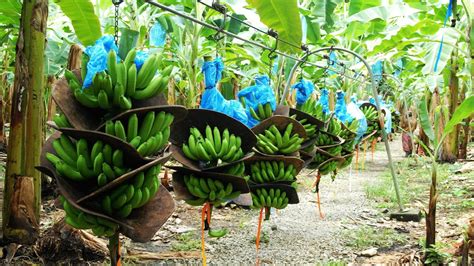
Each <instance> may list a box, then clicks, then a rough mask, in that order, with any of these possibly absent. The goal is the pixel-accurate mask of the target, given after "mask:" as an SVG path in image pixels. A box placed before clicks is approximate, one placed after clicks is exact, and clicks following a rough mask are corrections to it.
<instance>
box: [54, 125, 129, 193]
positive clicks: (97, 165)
mask: <svg viewBox="0 0 474 266" xmlns="http://www.w3.org/2000/svg"><path fill="white" fill-rule="evenodd" d="M89 147H92V149H89ZM53 148H54V150H55V151H56V154H57V156H56V155H54V154H52V153H46V158H47V159H48V160H49V161H50V162H51V163H52V164H53V165H54V167H55V169H56V171H58V173H59V174H61V175H62V176H64V177H66V178H69V179H71V180H74V181H79V182H81V181H87V180H90V179H92V178H97V185H98V186H99V187H100V186H104V185H105V184H107V183H108V182H110V181H112V180H114V179H115V178H117V177H118V176H121V175H123V174H125V173H127V172H128V171H130V168H127V167H125V164H124V158H123V156H124V154H123V152H122V150H119V149H116V150H114V149H113V148H112V147H111V146H110V145H109V144H104V143H103V142H102V141H100V140H98V141H96V142H95V143H94V144H93V145H89V144H88V143H87V140H85V139H79V140H77V141H76V142H75V143H74V142H72V140H71V139H70V138H69V137H67V136H66V135H64V134H62V135H61V136H60V137H59V139H56V140H54V141H53Z"/></svg>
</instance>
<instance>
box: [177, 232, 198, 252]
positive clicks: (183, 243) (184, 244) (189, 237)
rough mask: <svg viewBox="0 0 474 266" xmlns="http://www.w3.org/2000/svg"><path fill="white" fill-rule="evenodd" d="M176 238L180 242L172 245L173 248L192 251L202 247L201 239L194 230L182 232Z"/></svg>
mask: <svg viewBox="0 0 474 266" xmlns="http://www.w3.org/2000/svg"><path fill="white" fill-rule="evenodd" d="M176 240H177V241H178V242H176V243H173V244H172V245H171V249H172V250H174V251H191V250H199V249H200V248H201V241H200V240H199V238H198V237H197V236H196V234H194V233H192V232H188V233H183V234H180V235H178V237H177V238H176Z"/></svg>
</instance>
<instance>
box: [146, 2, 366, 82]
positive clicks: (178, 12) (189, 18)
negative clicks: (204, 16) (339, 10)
mask: <svg viewBox="0 0 474 266" xmlns="http://www.w3.org/2000/svg"><path fill="white" fill-rule="evenodd" d="M145 2H146V3H148V4H150V5H152V6H156V7H158V8H161V9H163V10H165V11H168V12H170V13H172V14H175V15H177V16H180V17H182V18H185V19H188V20H190V21H192V22H194V23H197V24H199V25H201V26H204V27H206V28H209V29H212V30H215V31H217V32H219V31H220V32H221V33H223V34H226V35H227V36H230V37H232V38H235V39H238V40H241V41H243V42H246V43H248V44H251V45H254V46H256V47H259V48H262V49H264V50H268V51H273V53H275V54H278V55H281V56H284V57H287V58H290V59H292V60H295V61H297V62H303V60H302V59H300V58H298V57H296V56H293V55H289V54H286V53H284V52H281V51H279V50H275V49H274V48H273V47H268V46H266V45H263V44H261V43H259V42H256V41H253V40H249V39H245V38H243V37H241V36H239V35H237V34H235V33H232V32H229V31H227V30H225V29H221V28H219V27H217V26H215V25H212V24H209V23H207V22H204V21H201V20H199V19H197V18H195V17H193V16H190V15H188V14H184V13H181V12H180V11H177V10H175V9H173V8H170V7H168V6H166V5H163V4H161V3H157V2H154V1H153V0H145ZM216 11H218V10H216ZM228 17H232V16H229V15H228ZM263 33H264V34H267V35H269V33H268V32H263ZM279 41H281V40H279ZM298 48H299V49H301V47H298ZM306 64H307V65H311V66H314V67H318V68H321V69H330V70H333V71H334V72H335V73H337V74H339V75H341V76H344V77H346V78H348V79H351V80H356V81H359V82H368V81H367V80H366V79H363V80H360V79H358V78H354V77H351V76H348V75H346V74H343V73H341V72H338V71H337V69H331V68H330V67H329V66H322V65H319V64H316V63H313V62H306Z"/></svg>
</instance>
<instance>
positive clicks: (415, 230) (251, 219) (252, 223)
mask: <svg viewBox="0 0 474 266" xmlns="http://www.w3.org/2000/svg"><path fill="white" fill-rule="evenodd" d="M390 148H391V151H392V157H393V160H394V161H395V162H398V161H401V160H402V159H403V156H404V154H403V151H402V149H401V141H400V139H399V137H398V138H395V139H394V141H392V142H390ZM359 156H360V157H361V158H362V157H363V154H359ZM361 158H359V160H361ZM354 161H355V160H354ZM353 166H354V164H353ZM387 169H388V160H387V155H386V152H385V149H384V147H383V143H379V144H378V146H377V149H376V150H375V153H374V154H373V159H372V155H371V153H370V151H368V152H367V154H366V161H365V169H363V170H356V169H353V168H348V169H347V170H343V171H342V172H340V173H338V175H337V177H336V178H335V180H334V181H332V180H331V177H330V176H324V177H323V178H322V180H321V184H320V192H321V208H322V211H323V213H324V218H321V217H320V215H319V212H318V209H317V204H316V194H315V193H313V192H312V191H311V184H312V183H313V181H314V178H315V172H311V171H309V170H304V171H302V173H300V175H299V176H298V178H299V180H298V183H299V188H298V195H299V199H300V203H299V204H296V205H289V206H288V207H287V208H286V209H284V210H281V211H273V212H272V214H271V218H270V220H269V221H264V222H263V226H262V236H261V237H262V242H261V245H260V249H259V251H258V252H257V251H256V247H255V237H256V232H257V224H258V216H259V211H258V210H251V209H245V208H240V207H237V206H235V205H233V204H230V205H228V206H226V207H221V208H215V209H214V211H213V213H212V223H211V227H212V228H227V229H228V230H229V232H228V234H227V235H226V236H224V237H222V238H210V237H208V236H207V234H206V255H207V261H208V263H212V264H219V265H220V264H224V263H226V264H235V263H239V264H254V263H256V262H257V261H259V262H260V263H265V264H283V263H291V264H309V263H329V262H333V263H334V262H343V263H351V262H352V263H393V262H412V263H415V262H417V261H419V259H420V256H421V255H420V254H421V249H420V246H419V245H418V240H419V239H420V238H421V237H422V236H423V234H424V220H421V221H420V222H397V221H393V220H390V219H389V212H390V211H397V210H396V209H395V210H384V209H380V208H377V207H376V202H374V201H373V200H369V199H368V198H367V197H366V192H365V184H367V183H370V182H375V181H377V180H378V179H379V178H380V177H381V175H382V174H383V173H385V172H386V171H387ZM413 206H415V207H416V205H413ZM421 207H422V206H421ZM61 216H62V211H61V210H58V209H57V208H55V207H54V204H53V200H46V201H44V203H43V212H42V223H41V225H42V232H45V231H46V230H47V229H49V228H51V227H52V225H53V224H54V222H56V221H58V220H60V217H61ZM200 216H201V210H200V208H196V207H190V206H188V205H187V204H185V203H184V202H182V201H178V202H177V210H176V212H175V213H174V214H173V216H172V217H171V218H170V219H169V220H168V222H167V223H166V224H165V225H164V226H163V227H162V228H161V229H160V230H159V231H158V232H157V234H156V235H155V237H154V238H153V239H152V241H151V242H149V243H145V244H143V243H133V242H131V241H130V240H129V239H127V238H122V240H123V243H124V245H123V246H122V252H123V254H124V258H123V259H124V261H125V262H134V263H144V262H145V259H147V261H148V260H153V261H155V262H156V261H160V262H168V263H173V264H174V263H201V254H200V239H201V238H200V226H201V225H200ZM470 216H473V212H468V213H461V214H457V216H456V217H451V220H452V219H455V220H456V221H459V223H458V224H456V225H455V226H454V225H453V226H451V227H449V226H448V227H446V226H445V222H446V221H445V220H443V219H446V218H444V217H443V214H442V213H441V214H440V215H439V217H440V220H439V222H438V223H439V224H441V225H440V227H439V229H438V230H439V231H440V233H439V235H440V236H441V237H443V238H446V237H451V240H452V241H455V240H457V238H459V236H460V235H461V233H462V231H460V230H459V228H462V226H463V225H462V223H463V222H464V221H465V220H466V219H468V218H469V217H470ZM446 224H448V223H447V222H446ZM361 227H371V228H374V229H375V230H382V229H384V228H391V229H394V230H395V231H396V233H397V234H400V235H401V236H403V237H404V238H406V239H407V241H405V242H404V243H394V244H392V245H390V246H388V247H384V248H378V249H377V250H376V252H375V253H374V254H370V255H367V254H363V253H366V252H364V251H365V249H368V247H367V248H364V249H361V248H356V247H353V246H350V245H348V243H349V239H348V237H347V235H348V232H350V231H351V230H358V229H359V228H361ZM98 241H99V242H103V243H105V241H106V240H105V239H101V240H98ZM96 259H97V258H95V259H94V260H96ZM104 259H105V258H104ZM12 260H13V261H25V260H26V261H33V262H42V261H44V260H43V259H41V258H38V257H37V252H34V248H33V249H32V250H18V251H17V254H16V256H15V257H14V258H12ZM71 261H74V260H73V259H72V258H71Z"/></svg>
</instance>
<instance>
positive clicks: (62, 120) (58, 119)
mask: <svg viewBox="0 0 474 266" xmlns="http://www.w3.org/2000/svg"><path fill="white" fill-rule="evenodd" d="M53 121H54V123H55V124H56V125H57V126H58V127H72V125H71V123H69V120H67V118H66V116H65V115H64V114H56V115H55V116H54V117H53Z"/></svg>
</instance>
